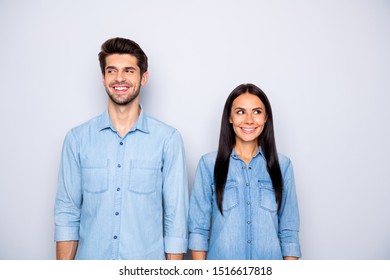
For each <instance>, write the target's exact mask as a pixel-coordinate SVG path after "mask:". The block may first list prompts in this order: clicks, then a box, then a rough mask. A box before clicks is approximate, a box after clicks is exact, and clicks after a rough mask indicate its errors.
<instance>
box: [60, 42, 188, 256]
mask: <svg viewBox="0 0 390 280" xmlns="http://www.w3.org/2000/svg"><path fill="white" fill-rule="evenodd" d="M99 61H100V67H101V71H102V78H103V84H104V86H105V88H106V91H107V94H108V96H109V98H108V109H107V110H106V111H105V112H104V113H103V114H102V115H100V116H98V117H95V118H93V119H92V120H90V121H88V122H86V123H84V124H82V125H80V126H78V127H76V128H73V129H72V130H71V131H70V132H69V133H68V134H67V136H66V138H65V141H64V146H63V151H62V159H61V166H60V171H59V179H58V191H57V197H56V203H55V240H56V242H57V243H56V246H57V248H56V253H57V259H74V258H76V259H165V258H167V259H182V258H183V253H185V252H186V250H187V211H188V181H187V170H186V163H185V155H184V149H183V143H182V139H181V136H180V134H179V132H178V131H177V130H176V129H174V128H172V127H170V126H168V125H166V124H164V123H162V122H160V121H158V120H156V119H154V118H152V117H149V116H147V115H146V114H145V113H144V110H143V108H142V107H141V105H140V104H139V93H140V90H141V87H142V86H144V85H145V84H146V82H147V80H148V72H147V68H148V59H147V56H146V55H145V53H144V52H143V50H142V49H141V48H140V47H139V45H138V44H137V43H135V42H133V41H131V40H128V39H124V38H113V39H110V40H108V41H106V42H105V43H104V44H103V45H102V47H101V52H100V53H99Z"/></svg>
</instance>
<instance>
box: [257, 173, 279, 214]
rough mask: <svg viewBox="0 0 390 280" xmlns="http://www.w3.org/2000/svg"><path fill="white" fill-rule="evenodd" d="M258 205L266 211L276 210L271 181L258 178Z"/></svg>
mask: <svg viewBox="0 0 390 280" xmlns="http://www.w3.org/2000/svg"><path fill="white" fill-rule="evenodd" d="M258 190H259V191H258V194H259V206H260V207H261V208H263V209H265V210H267V211H270V212H276V211H277V209H278V205H277V203H276V197H275V191H274V189H273V187H272V182H271V181H265V180H258Z"/></svg>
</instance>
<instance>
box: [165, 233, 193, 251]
mask: <svg viewBox="0 0 390 280" xmlns="http://www.w3.org/2000/svg"><path fill="white" fill-rule="evenodd" d="M187 246H188V239H187V238H178V237H164V248H165V253H167V254H185V253H187Z"/></svg>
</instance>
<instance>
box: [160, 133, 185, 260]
mask: <svg viewBox="0 0 390 280" xmlns="http://www.w3.org/2000/svg"><path fill="white" fill-rule="evenodd" d="M188 200H189V199H188V175H187V167H186V160H185V152H184V145H183V141H182V138H181V136H180V134H179V132H178V131H177V130H175V132H174V133H173V134H172V135H171V136H170V138H169V139H168V140H167V143H166V145H165V151H164V165H163V203H164V248H165V252H166V253H171V254H182V253H186V252H187V245H188V232H187V216H188Z"/></svg>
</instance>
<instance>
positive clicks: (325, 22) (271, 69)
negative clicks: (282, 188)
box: [0, 0, 390, 259]
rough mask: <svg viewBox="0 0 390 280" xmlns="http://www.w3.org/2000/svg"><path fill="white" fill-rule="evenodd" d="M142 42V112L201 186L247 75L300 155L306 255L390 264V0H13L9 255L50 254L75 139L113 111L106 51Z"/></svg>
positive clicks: (7, 148)
mask: <svg viewBox="0 0 390 280" xmlns="http://www.w3.org/2000/svg"><path fill="white" fill-rule="evenodd" d="M114 36H123V37H129V38H132V39H134V40H135V41H137V42H138V43H139V44H140V45H141V46H142V47H143V49H144V50H145V51H146V53H147V54H148V56H149V59H150V69H149V70H150V71H149V72H150V79H149V84H148V85H147V86H146V87H145V88H144V89H143V91H142V103H143V105H144V108H145V110H146V111H147V112H148V113H149V114H151V115H153V116H155V117H157V118H160V119H161V120H163V121H165V122H167V123H169V124H171V125H173V126H175V127H177V128H178V129H179V130H180V131H181V133H182V136H183V139H184V141H185V147H186V152H187V161H188V168H189V173H190V181H191V183H192V180H193V176H194V173H195V168H196V165H197V162H198V160H199V158H200V156H201V155H202V154H204V153H207V152H209V151H212V150H215V149H216V147H217V141H218V134H219V122H220V115H221V112H222V107H223V103H224V102H225V98H226V97H227V95H228V94H229V93H230V91H231V90H232V89H233V88H234V87H235V86H237V85H238V84H240V83H243V82H252V83H255V84H257V85H258V86H260V87H261V88H262V89H263V90H264V91H265V92H266V93H267V95H268V96H269V98H270V100H271V104H272V106H273V111H274V117H275V129H276V137H277V139H276V140H277V144H278V150H279V152H281V153H283V154H286V155H288V156H289V157H290V158H291V159H292V161H293V164H294V169H295V175H296V183H297V191H298V196H299V203H300V210H301V243H302V251H303V258H304V259H390V238H389V236H390V218H389V213H390V203H389V197H390V188H389V187H390V183H389V181H390V179H389V173H390V172H389V171H390V168H389V167H390V164H389V159H390V146H389V144H388V143H389V142H390V126H389V124H388V121H389V120H390V110H389V105H390V51H389V50H390V2H389V1H385V0H383V1H380V0H357V1H354V0H330V1H329V0H321V1H312V0H296V1H287V0H286V1H259V0H240V1H227V0H218V1H209V0H197V1H173V0H165V1H146V0H134V1H124V0H122V1H119V0H113V1H97V0H90V1H50V0H47V1H44V0H36V1H28V0H25V1H22V0H0V40H1V44H0V50H1V51H0V62H1V66H0V82H1V83H0V84H1V89H0V91H1V103H0V119H1V120H2V126H1V136H0V141H1V142H0V143H1V145H0V170H1V171H0V172H1V175H0V259H53V258H54V255H55V252H54V251H55V246H54V242H53V204H54V197H55V191H56V180H57V172H58V166H59V159H60V152H61V146H62V141H63V138H64V136H65V133H66V132H67V131H68V130H69V129H70V128H72V127H73V126H76V125H78V124H80V123H82V122H84V121H86V120H88V119H89V118H91V117H93V116H95V115H97V114H99V113H100V112H101V111H103V110H104V109H105V106H106V93H105V92H104V90H103V87H102V83H101V78H100V72H99V66H98V61H97V53H98V52H99V48H100V45H101V43H102V42H103V41H105V40H106V39H108V38H110V37H114Z"/></svg>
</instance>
